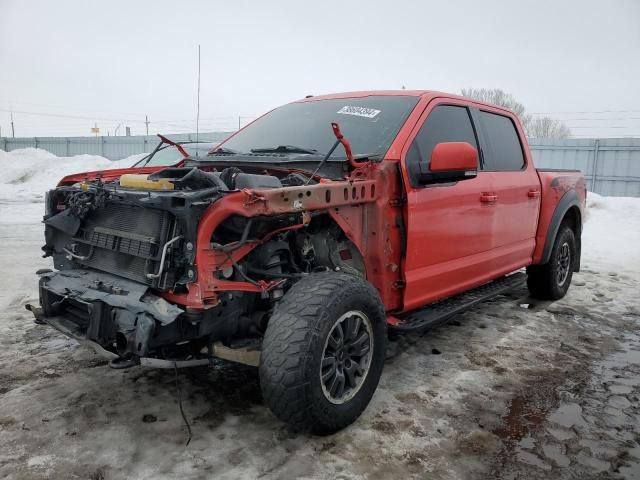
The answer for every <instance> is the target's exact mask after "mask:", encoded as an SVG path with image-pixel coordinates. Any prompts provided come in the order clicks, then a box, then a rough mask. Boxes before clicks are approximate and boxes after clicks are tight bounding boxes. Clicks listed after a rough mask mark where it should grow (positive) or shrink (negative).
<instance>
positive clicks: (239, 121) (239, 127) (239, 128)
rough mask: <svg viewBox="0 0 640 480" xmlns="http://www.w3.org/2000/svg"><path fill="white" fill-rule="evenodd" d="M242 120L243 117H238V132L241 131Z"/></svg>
mask: <svg viewBox="0 0 640 480" xmlns="http://www.w3.org/2000/svg"><path fill="white" fill-rule="evenodd" d="M240 118H242V117H240V115H238V130H240Z"/></svg>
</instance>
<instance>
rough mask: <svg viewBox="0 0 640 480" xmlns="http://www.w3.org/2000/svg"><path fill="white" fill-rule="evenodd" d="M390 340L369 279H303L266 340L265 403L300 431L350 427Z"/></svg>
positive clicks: (273, 318) (274, 317)
mask: <svg viewBox="0 0 640 480" xmlns="http://www.w3.org/2000/svg"><path fill="white" fill-rule="evenodd" d="M386 335H387V332H386V315H385V312H384V308H383V306H382V302H381V301H380V298H379V296H378V293H377V291H376V290H375V289H374V288H373V287H372V286H371V285H370V284H369V283H368V282H366V281H365V280H364V279H361V278H359V277H355V276H352V275H347V274H344V273H335V272H325V273H318V274H312V275H309V276H308V277H306V278H304V279H302V280H300V281H299V282H298V283H296V284H295V285H294V286H293V287H291V289H290V290H289V291H288V292H287V294H286V295H285V296H284V298H283V299H282V300H281V301H280V302H279V303H278V304H277V305H276V307H275V309H274V313H273V315H272V316H271V318H270V319H269V324H268V326H267V331H266V333H265V338H264V341H263V344H262V355H261V360H260V384H261V387H262V393H263V397H264V400H265V403H266V404H267V406H268V407H269V408H270V409H271V411H272V412H273V413H274V414H275V415H276V416H277V417H278V418H280V419H281V420H283V421H285V422H287V423H289V424H290V425H291V426H293V427H294V428H295V429H297V430H304V431H311V432H313V433H317V434H329V433H333V432H336V431H338V430H340V429H342V428H344V427H346V426H347V425H349V424H351V423H353V422H354V421H355V420H356V419H357V418H358V417H359V416H360V414H361V413H362V411H363V410H364V409H365V408H366V406H367V405H368V404H369V401H370V400H371V397H372V396H373V393H374V392H375V389H376V387H377V386H378V381H379V380H380V375H381V373H382V367H383V363H384V358H385V346H386Z"/></svg>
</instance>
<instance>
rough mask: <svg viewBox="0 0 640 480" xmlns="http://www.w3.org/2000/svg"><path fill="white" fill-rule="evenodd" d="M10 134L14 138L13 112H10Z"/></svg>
mask: <svg viewBox="0 0 640 480" xmlns="http://www.w3.org/2000/svg"><path fill="white" fill-rule="evenodd" d="M11 136H12V137H13V138H16V131H15V130H14V128H13V112H11Z"/></svg>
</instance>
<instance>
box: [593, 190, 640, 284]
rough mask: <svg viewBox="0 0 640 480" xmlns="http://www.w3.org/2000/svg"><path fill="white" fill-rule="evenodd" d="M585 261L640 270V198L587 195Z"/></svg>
mask: <svg viewBox="0 0 640 480" xmlns="http://www.w3.org/2000/svg"><path fill="white" fill-rule="evenodd" d="M586 217H587V218H586V222H585V224H584V232H583V236H582V258H583V262H582V263H583V265H586V266H590V264H591V263H593V264H595V265H598V266H603V267H607V268H610V269H612V270H623V271H627V272H632V273H637V274H640V198H631V197H603V196H602V195H598V194H597V193H591V192H589V194H588V195H587V216H586Z"/></svg>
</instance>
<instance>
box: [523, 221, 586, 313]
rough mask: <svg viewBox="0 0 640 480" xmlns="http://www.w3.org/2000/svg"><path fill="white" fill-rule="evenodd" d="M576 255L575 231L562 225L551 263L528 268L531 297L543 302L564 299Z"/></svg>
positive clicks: (552, 252)
mask: <svg viewBox="0 0 640 480" xmlns="http://www.w3.org/2000/svg"><path fill="white" fill-rule="evenodd" d="M576 255H577V252H576V239H575V235H574V233H573V230H571V228H570V227H569V226H568V225H566V224H562V225H560V229H559V230H558V234H557V235H556V239H555V241H554V243H553V249H552V250H551V257H550V258H549V261H548V262H547V263H545V264H544V265H531V266H530V267H527V286H528V287H529V292H530V293H531V295H532V296H533V297H534V298H539V299H542V300H558V299H560V298H562V297H564V296H565V295H566V294H567V290H569V285H571V277H572V276H573V270H574V265H575V262H576V259H577V257H576Z"/></svg>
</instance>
